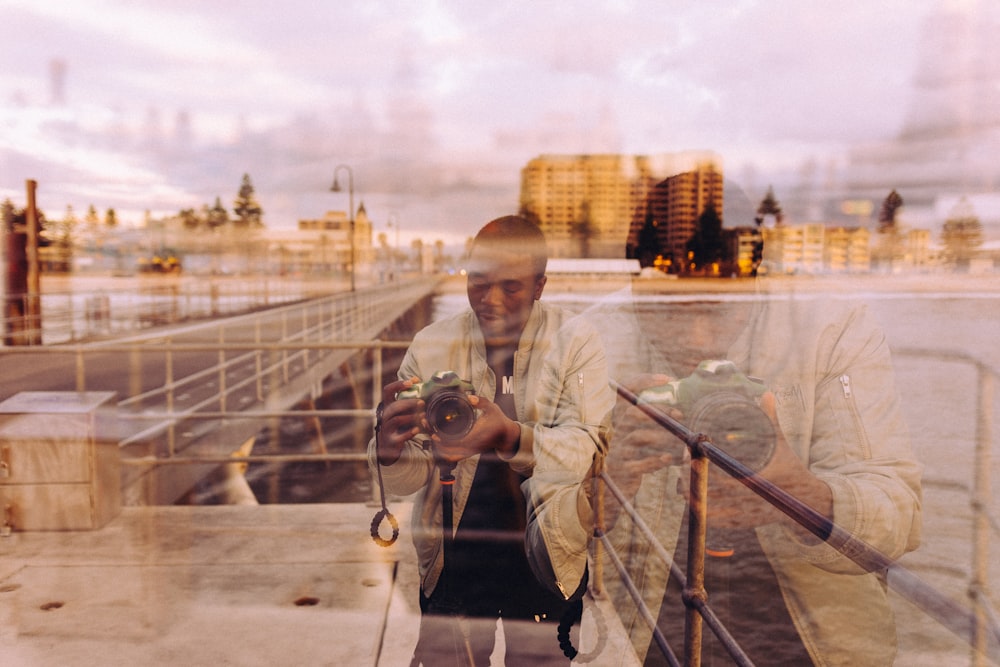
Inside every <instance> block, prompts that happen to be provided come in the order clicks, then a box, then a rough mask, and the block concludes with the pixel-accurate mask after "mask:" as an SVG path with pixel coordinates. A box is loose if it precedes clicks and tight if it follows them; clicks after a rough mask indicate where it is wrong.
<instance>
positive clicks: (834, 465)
mask: <svg viewBox="0 0 1000 667" xmlns="http://www.w3.org/2000/svg"><path fill="white" fill-rule="evenodd" d="M765 282H766V281H765ZM591 315H592V316H593V317H597V316H598V312H597V311H596V310H595V311H594V312H592V313H591ZM601 317H602V320H603V321H604V322H609V321H610V319H609V318H608V317H607V316H603V315H602V316H601ZM626 319H628V318H626ZM740 328H741V329H742V331H741V333H739V335H738V336H735V340H730V341H714V343H713V344H714V345H715V346H716V348H721V349H722V350H726V352H725V357H726V358H727V359H729V360H731V361H733V362H734V363H735V364H736V366H737V367H738V368H739V370H741V371H742V372H744V373H745V374H747V375H749V376H753V377H756V378H760V379H761V380H762V381H763V382H764V383H765V385H766V386H767V387H768V388H769V391H768V392H767V393H765V394H764V396H763V398H762V399H761V408H762V409H763V410H764V412H765V413H766V414H767V415H768V416H769V417H770V419H771V421H772V422H773V426H774V433H775V437H774V443H773V444H774V454H773V456H772V457H771V459H770V461H769V462H768V463H767V465H766V466H765V467H763V469H762V470H761V471H760V476H761V477H763V478H764V479H765V480H767V481H769V482H772V483H773V484H776V485H777V486H779V487H781V488H783V489H784V490H786V491H787V492H789V493H791V494H792V495H794V496H796V497H798V498H799V499H800V500H802V501H803V502H805V503H806V504H808V505H809V506H811V507H812V508H813V509H815V510H816V511H818V512H819V513H821V514H823V515H824V516H826V517H827V518H828V519H831V520H833V521H834V522H835V523H836V524H837V525H838V526H840V527H841V528H843V529H845V530H846V531H847V532H848V533H850V534H851V535H852V537H854V538H857V539H859V540H862V541H864V542H867V543H868V544H870V545H872V546H874V547H876V548H877V549H879V550H880V551H882V552H883V553H884V554H886V555H888V556H889V557H890V558H897V557H899V556H901V555H902V554H904V553H906V552H907V551H910V550H912V549H914V548H916V546H917V545H918V542H919V534H920V504H921V489H920V475H921V467H920V465H919V464H918V463H917V462H916V460H915V458H914V457H913V455H912V452H911V450H910V442H909V434H908V432H907V429H906V426H905V424H904V423H903V420H902V416H901V411H900V406H899V401H898V399H897V395H896V391H895V387H894V381H893V371H892V365H891V358H890V354H889V350H888V346H887V343H886V341H885V338H884V336H883V335H882V333H881V331H880V329H879V327H878V326H877V325H876V323H875V322H874V321H873V320H872V318H871V316H870V315H869V314H868V312H867V310H866V309H865V308H864V307H863V306H860V305H858V304H855V303H851V302H849V301H843V300H824V299H817V298H815V296H814V295H806V296H805V297H804V298H802V297H801V295H795V294H790V295H789V294H783V295H766V294H762V295H760V300H759V302H758V303H757V304H755V307H754V309H753V312H752V313H751V314H750V317H749V319H748V321H746V322H745V323H743V324H742V325H740V327H738V328H736V330H737V331H738V330H739V329H740ZM605 331H606V332H609V334H611V335H614V334H615V333H616V332H618V331H631V332H632V334H633V335H637V336H642V337H643V338H646V339H648V338H652V337H654V335H655V331H654V330H652V329H651V328H649V327H647V328H646V330H645V331H643V324H642V323H639V324H637V325H635V326H633V327H632V328H631V329H629V328H627V327H620V326H617V325H614V326H612V325H606V326H604V327H602V332H605ZM641 342H642V341H641V340H638V339H636V340H630V341H620V340H613V339H608V340H606V341H605V344H606V346H607V348H608V350H609V355H612V352H613V353H614V354H618V355H619V357H620V358H619V359H618V360H616V361H615V362H614V363H612V364H611V372H612V377H615V378H616V379H620V380H621V381H622V382H624V383H625V384H626V385H628V386H629V388H631V389H632V390H634V391H636V392H638V391H640V390H642V389H645V388H647V387H649V386H651V385H657V384H662V383H664V382H665V381H667V380H668V379H670V377H671V375H672V374H671V372H670V369H668V368H666V367H665V366H663V365H661V363H660V362H661V360H662V357H661V358H659V359H658V358H657V356H656V355H655V354H650V352H651V351H652V352H654V353H655V352H656V350H655V346H652V347H651V346H647V345H643V344H640V343H641ZM668 344H669V341H668ZM638 350H642V351H644V352H645V353H646V354H647V355H649V356H646V357H644V358H641V359H636V358H634V354H632V353H636V352H637V351H638ZM663 351H665V350H661V352H663ZM695 361H697V360H695ZM625 368H627V369H628V371H625V372H621V373H619V372H618V369H625ZM636 369H645V371H646V375H644V376H638V377H634V376H631V375H630V373H631V372H633V371H635V370H636ZM657 372H659V373H662V374H663V375H659V376H657V375H653V373H657ZM626 378H631V379H629V380H628V381H626ZM675 416H680V417H681V418H683V417H684V415H675ZM613 425H614V437H613V439H612V441H611V447H610V452H609V454H608V459H607V466H608V471H609V474H610V476H611V477H612V478H613V479H614V480H616V482H617V483H618V484H619V486H621V487H622V489H623V491H624V493H625V495H626V496H627V498H628V499H629V500H630V501H631V502H632V504H633V505H634V506H635V507H636V509H637V510H638V512H639V514H640V516H641V517H642V518H643V519H644V521H645V522H646V523H647V524H648V525H649V526H650V527H651V528H652V530H653V531H654V532H655V533H656V535H657V538H658V540H659V541H660V543H661V544H662V545H663V546H664V548H665V549H666V551H667V553H669V554H673V555H674V556H675V559H677V560H678V564H679V565H680V566H681V569H682V571H683V568H684V559H685V557H686V543H685V540H686V537H687V527H686V518H687V501H688V497H687V485H686V482H687V479H688V477H687V475H688V472H687V467H686V465H685V461H684V453H683V448H680V449H679V448H678V447H677V440H676V438H674V436H672V435H669V434H667V433H666V432H665V431H664V430H663V429H661V428H660V427H658V426H657V425H656V424H654V423H653V422H652V421H651V420H650V419H649V418H648V417H646V416H645V415H644V414H642V413H641V412H640V411H639V410H638V409H637V408H634V407H629V406H628V405H627V404H624V403H620V404H619V405H618V406H617V407H616V409H615V414H614V419H613ZM651 448H652V451H653V452H654V453H653V454H652V455H650V453H649V452H650V450H651ZM657 451H658V452H659V453H655V452H657ZM736 457H737V458H739V455H738V454H737V455H736ZM712 472H713V475H712V480H711V483H710V486H709V499H708V508H709V529H710V538H711V539H714V540H721V541H718V542H714V543H710V544H709V545H708V547H709V549H708V550H707V552H706V589H707V591H708V596H709V603H710V604H711V605H713V607H714V608H715V609H716V610H717V611H720V612H721V613H722V614H723V615H724V619H723V620H724V621H725V622H726V623H727V624H729V628H730V630H731V631H732V632H733V633H734V635H735V638H736V639H737V641H738V642H739V643H740V644H741V645H742V646H743V647H744V648H745V650H746V651H747V653H748V654H749V657H750V658H751V659H752V660H755V661H757V662H758V664H796V665H797V664H851V665H854V664H864V665H889V664H892V661H893V657H894V654H895V628H894V624H893V619H892V612H891V609H890V607H889V604H888V599H887V596H886V592H885V584H884V581H882V578H881V576H880V575H881V574H882V573H879V572H867V571H865V570H864V569H863V568H861V567H860V566H859V565H858V564H856V563H855V562H853V561H852V560H851V559H849V558H848V557H847V556H845V555H843V554H841V553H839V552H837V551H836V550H835V549H834V548H833V547H832V546H831V545H828V544H826V543H825V542H821V541H820V540H818V539H817V538H815V537H814V536H813V535H812V534H811V533H807V532H806V531H805V530H804V529H802V528H800V527H799V526H798V525H797V524H795V523H794V522H793V521H792V520H791V519H789V518H788V517H786V516H785V515H784V514H782V513H780V512H778V511H777V510H775V509H774V508H773V507H771V506H770V505H769V504H767V503H765V502H764V501H763V500H761V499H760V498H759V497H758V496H756V495H755V494H753V493H752V492H750V491H749V490H747V489H745V488H744V487H743V486H742V485H741V484H739V483H738V482H736V481H734V480H732V479H728V478H725V477H724V476H723V475H722V474H721V473H718V471H716V470H713V471H712ZM715 473H718V474H715ZM532 485H533V486H532V488H533V489H534V490H535V492H534V493H533V495H532V498H531V500H532V502H533V503H535V504H536V505H537V506H538V508H539V509H538V510H537V511H536V512H535V513H534V514H533V515H532V519H533V521H532V523H531V524H529V527H528V532H529V534H531V533H533V532H538V533H540V534H541V535H542V536H543V537H544V543H545V544H548V545H551V544H556V543H559V544H561V545H562V548H561V550H560V552H559V556H560V557H559V558H558V559H557V560H552V559H551V554H546V553H544V552H533V553H531V554H529V556H530V557H532V558H538V559H540V560H542V565H539V566H537V567H536V569H538V570H542V569H543V568H544V566H545V564H546V559H549V563H548V565H549V566H550V567H551V569H552V572H553V576H555V577H562V578H564V579H566V578H568V577H569V576H571V573H576V572H579V571H580V570H581V567H582V566H581V563H583V562H585V561H586V558H587V553H586V540H585V537H583V536H586V535H587V530H586V527H587V526H588V525H591V522H592V520H593V519H592V514H591V512H590V510H589V508H587V507H586V506H583V505H580V508H581V509H580V513H579V521H578V522H576V523H574V522H573V521H570V520H569V519H568V518H567V515H566V512H565V511H560V512H549V511H548V506H549V505H551V504H553V503H560V502H561V503H563V508H564V509H565V506H566V505H565V503H566V499H567V498H571V497H572V496H573V495H574V493H579V491H580V489H582V488H584V486H585V485H579V488H578V489H573V488H572V486H570V485H567V486H565V487H563V488H561V489H556V487H557V486H558V485H556V484H553V485H550V486H549V487H545V486H542V485H540V484H538V483H537V482H532ZM613 504H614V501H609V505H613ZM612 509H613V507H609V510H612ZM609 515H610V516H611V520H610V521H609V533H608V534H609V537H610V539H611V542H612V544H613V546H614V547H615V549H616V550H617V551H618V552H619V555H620V557H621V558H622V560H623V562H624V563H625V566H626V568H627V569H628V571H629V574H630V576H631V577H632V578H633V580H634V582H635V583H636V586H637V589H638V591H639V593H640V594H641V596H642V599H643V601H644V602H645V604H646V606H647V607H648V608H649V609H651V610H652V613H653V615H654V616H656V615H657V613H658V611H659V617H658V619H657V627H658V628H659V629H660V631H661V632H662V633H663V634H664V635H665V636H666V638H667V640H668V643H670V645H671V646H672V648H673V650H674V651H675V653H680V651H681V650H682V649H683V630H684V607H683V605H682V603H681V599H680V597H681V591H680V590H679V589H678V588H677V587H676V584H671V585H670V586H669V587H668V582H667V579H668V576H667V565H666V564H664V563H663V562H662V561H661V560H660V559H658V558H657V557H656V556H655V555H654V554H653V553H652V551H651V550H650V549H649V547H648V541H647V540H646V539H645V538H644V537H643V536H642V535H641V534H640V533H639V531H638V530H637V529H636V527H635V526H634V525H633V523H632V521H631V519H630V518H629V517H628V516H625V515H623V514H620V513H619V514H617V516H615V513H614V512H613V511H609ZM574 546H575V550H576V557H575V559H574V558H573V556H572V555H571V554H572V553H573V551H574ZM574 562H575V563H576V565H575V567H573V568H572V570H571V569H570V568H571V566H572V565H573V563H574ZM618 583H619V582H618V581H616V580H610V581H609V582H608V589H609V591H611V594H612V599H613V601H614V604H615V607H616V611H617V616H618V620H619V621H620V627H621V629H623V630H624V632H625V633H627V635H628V637H629V639H630V642H631V649H632V650H631V651H629V652H628V653H629V655H627V656H626V655H621V656H607V655H606V656H604V658H605V660H607V661H608V664H635V662H636V660H637V661H638V662H639V663H643V662H645V664H648V665H657V664H663V663H664V662H666V661H665V660H664V659H663V658H662V656H661V654H660V652H659V651H658V649H657V647H656V646H655V645H651V637H652V630H651V629H650V628H649V627H648V626H647V625H646V623H645V622H644V620H643V618H642V617H641V614H640V611H639V610H638V608H637V606H636V605H635V604H634V603H633V601H632V599H631V597H630V596H629V595H628V594H627V593H626V592H625V591H624V590H622V589H621V588H620V587H619V586H618ZM727 610H728V611H729V612H730V613H728V614H727V613H726V612H727ZM704 639H705V647H704V653H705V658H706V664H712V663H711V662H710V661H711V659H712V658H714V657H718V658H719V659H720V661H721V664H728V663H729V658H728V656H725V655H724V654H723V653H722V652H721V647H720V646H719V645H718V643H717V641H716V639H715V637H714V635H713V634H712V633H711V632H710V631H708V630H707V629H706V631H705V632H704ZM714 664H720V662H716V663H714Z"/></svg>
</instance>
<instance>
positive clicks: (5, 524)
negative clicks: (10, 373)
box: [0, 391, 122, 532]
mask: <svg viewBox="0 0 1000 667" xmlns="http://www.w3.org/2000/svg"><path fill="white" fill-rule="evenodd" d="M115 404H116V401H115V393H114V392H96V391H94V392H61V391H25V392H21V393H19V394H16V395H14V396H12V397H10V398H8V399H7V400H5V401H3V402H2V403H0V530H3V531H5V532H10V531H12V530H18V531H20V530H26V531H27V530H93V529H95V528H100V527H101V526H103V525H104V524H106V523H107V522H108V521H110V520H111V519H112V518H114V517H115V516H117V515H118V513H119V512H120V511H121V506H122V502H121V472H120V458H119V454H118V442H117V438H115V437H113V436H114V428H113V426H114V411H115Z"/></svg>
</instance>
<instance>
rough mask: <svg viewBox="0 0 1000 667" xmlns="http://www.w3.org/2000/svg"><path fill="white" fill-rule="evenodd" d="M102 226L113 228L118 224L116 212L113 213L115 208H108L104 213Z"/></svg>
mask: <svg viewBox="0 0 1000 667" xmlns="http://www.w3.org/2000/svg"><path fill="white" fill-rule="evenodd" d="M104 226H105V227H107V228H108V229H114V228H116V227H117V226H118V214H117V213H115V209H113V208H109V209H108V210H107V212H105V214H104Z"/></svg>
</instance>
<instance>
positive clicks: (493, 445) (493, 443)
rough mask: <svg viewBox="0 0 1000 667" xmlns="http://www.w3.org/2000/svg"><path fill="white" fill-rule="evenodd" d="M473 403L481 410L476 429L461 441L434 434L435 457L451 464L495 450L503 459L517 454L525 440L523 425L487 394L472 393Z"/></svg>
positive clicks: (432, 437)
mask: <svg viewBox="0 0 1000 667" xmlns="http://www.w3.org/2000/svg"><path fill="white" fill-rule="evenodd" d="M469 402H470V403H471V404H472V407H474V408H475V409H476V411H477V412H478V416H477V418H476V423H475V424H474V425H473V427H472V430H471V431H469V433H468V434H467V435H466V436H465V437H464V438H462V439H461V440H447V439H442V438H441V437H439V436H438V435H433V436H431V440H433V441H434V454H435V456H437V458H439V459H441V460H443V461H449V462H451V463H457V462H458V461H461V460H462V459H466V458H469V457H470V456H475V455H476V454H482V453H484V452H489V451H493V450H495V451H496V452H497V454H499V455H500V456H502V457H503V458H511V457H512V456H514V454H516V453H517V447H518V444H519V441H520V439H521V427H520V425H519V424H518V423H517V422H516V421H514V420H513V419H510V418H509V417H507V415H505V414H504V413H503V410H501V409H500V408H499V406H497V405H496V404H495V403H493V402H492V401H490V400H489V399H487V398H485V397H483V396H478V395H475V394H473V395H470V396H469Z"/></svg>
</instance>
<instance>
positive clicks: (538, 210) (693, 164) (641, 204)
mask: <svg viewBox="0 0 1000 667" xmlns="http://www.w3.org/2000/svg"><path fill="white" fill-rule="evenodd" d="M709 201H711V202H713V203H714V204H715V205H716V210H717V212H718V213H719V214H720V215H721V213H722V168H721V160H720V159H719V158H718V156H716V155H715V154H713V153H707V152H689V153H677V154H673V153H670V154H661V155H651V156H647V155H620V154H600V155H541V156H539V157H536V158H534V159H532V160H530V161H529V162H528V164H527V165H525V167H524V168H523V169H522V170H521V195H520V209H521V212H522V213H523V214H525V215H527V216H529V217H532V218H533V219H534V220H536V221H537V222H538V224H539V226H540V227H541V228H542V231H543V232H545V236H546V239H547V240H548V242H549V245H550V253H551V255H552V256H553V257H593V258H600V257H625V256H626V244H627V242H628V241H629V240H630V239H631V242H632V243H633V244H634V242H635V239H636V237H637V235H638V230H639V229H641V228H642V226H643V225H644V224H645V222H646V220H647V216H648V215H651V214H652V215H654V216H655V217H656V218H657V220H656V227H657V235H658V239H659V240H660V243H661V245H663V246H665V244H667V243H672V244H674V246H678V247H679V246H680V245H682V244H683V243H686V241H687V239H688V238H690V236H691V234H693V232H694V229H695V227H696V223H697V218H698V216H699V215H701V213H702V211H703V210H704V206H705V205H706V204H707V203H708V202H709ZM652 210H655V212H653V213H651V211H652ZM671 247H673V246H671Z"/></svg>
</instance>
